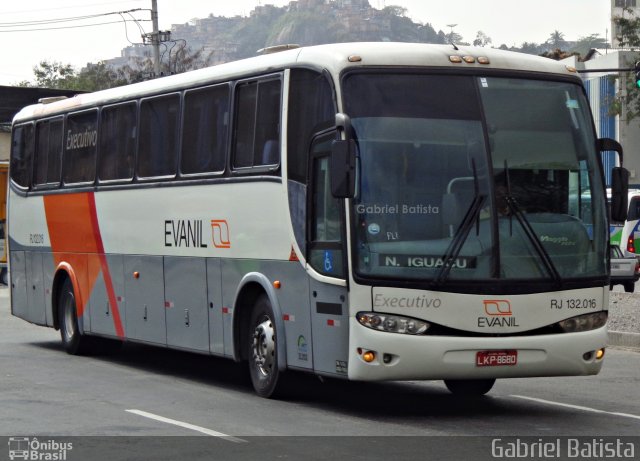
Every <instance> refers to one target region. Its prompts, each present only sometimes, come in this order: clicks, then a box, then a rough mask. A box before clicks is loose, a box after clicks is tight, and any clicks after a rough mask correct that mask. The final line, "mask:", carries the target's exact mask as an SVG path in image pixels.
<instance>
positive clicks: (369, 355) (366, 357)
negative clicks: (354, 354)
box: [362, 351, 376, 363]
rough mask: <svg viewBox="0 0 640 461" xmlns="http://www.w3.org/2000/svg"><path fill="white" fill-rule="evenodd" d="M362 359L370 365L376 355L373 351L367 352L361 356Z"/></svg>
mask: <svg viewBox="0 0 640 461" xmlns="http://www.w3.org/2000/svg"><path fill="white" fill-rule="evenodd" d="M362 359H363V360H364V361H365V362H367V363H371V362H373V361H374V360H375V359H376V353H375V352H373V351H367V352H365V353H364V354H362Z"/></svg>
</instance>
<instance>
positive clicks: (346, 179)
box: [329, 139, 356, 198]
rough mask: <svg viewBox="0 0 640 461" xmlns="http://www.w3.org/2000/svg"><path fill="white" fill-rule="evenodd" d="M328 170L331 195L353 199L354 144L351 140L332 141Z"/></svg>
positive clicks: (354, 173)
mask: <svg viewBox="0 0 640 461" xmlns="http://www.w3.org/2000/svg"><path fill="white" fill-rule="evenodd" d="M329 170H330V175H331V194H332V195H333V196H334V197H336V198H353V197H354V196H355V193H356V143H355V141H353V139H347V140H336V141H333V144H332V145H331V160H330V162H329Z"/></svg>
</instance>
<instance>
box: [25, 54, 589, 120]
mask: <svg viewBox="0 0 640 461" xmlns="http://www.w3.org/2000/svg"><path fill="white" fill-rule="evenodd" d="M452 57H459V58H460V59H459V62H453V61H455V60H456V58H452ZM471 58H472V59H471ZM478 58H484V60H486V63H480V62H479V60H478ZM480 61H483V60H480ZM294 66H313V67H317V68H323V69H326V70H328V71H329V72H331V73H332V74H333V75H334V76H337V75H339V73H340V72H341V71H342V70H344V69H346V68H349V67H362V66H408V67H436V68H451V69H456V70H457V69H469V68H472V67H476V68H488V69H500V70H514V71H515V70H517V71H524V72H535V73H546V74H555V75H565V76H574V77H575V78H578V77H577V74H576V73H575V70H572V69H571V68H569V67H567V66H565V65H564V64H562V63H559V62H557V61H554V60H552V59H548V58H543V57H539V56H533V55H528V54H522V53H515V52H511V51H503V50H496V49H492V48H476V47H466V46H454V45H433V44H423V43H395V42H354V43H338V44H329V45H318V46H310V47H303V48H296V49H289V50H286V51H282V52H278V53H272V54H266V55H262V56H256V57H252V58H248V59H243V60H239V61H233V62H229V63H225V64H220V65H217V66H212V67H207V68H204V69H199V70H194V71H190V72H185V73H183V74H178V75H172V76H168V77H163V78H158V79H154V80H150V81H146V82H141V83H136V84H132V85H126V86H121V87H117V88H111V89H108V90H102V91H97V92H94V93H86V94H79V95H76V96H74V97H72V98H68V99H65V100H62V101H57V102H50V103H46V104H34V105H31V106H27V107H25V108H24V109H22V110H21V111H20V112H19V113H18V114H17V115H16V116H15V118H14V123H15V122H17V121H22V120H28V119H32V118H39V117H46V116H49V115H55V114H58V113H65V112H68V111H74V110H81V109H84V108H90V107H94V106H97V105H101V104H113V103H117V102H123V101H127V100H131V99H135V98H139V97H146V96H153V95H156V94H160V93H169V92H172V91H180V90H183V89H185V88H191V87H197V86H202V85H207V84H213V83H216V82H224V81H227V80H233V79H239V78H245V77H249V76H252V75H259V74H264V73H268V72H270V71H273V72H277V71H279V70H282V69H285V68H288V67H294Z"/></svg>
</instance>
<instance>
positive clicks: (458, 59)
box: [449, 56, 462, 64]
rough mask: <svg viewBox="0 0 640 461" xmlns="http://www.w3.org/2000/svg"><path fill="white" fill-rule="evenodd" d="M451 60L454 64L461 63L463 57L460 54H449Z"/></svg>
mask: <svg viewBox="0 0 640 461" xmlns="http://www.w3.org/2000/svg"><path fill="white" fill-rule="evenodd" d="M449 61H451V62H452V63H454V64H460V63H461V62H462V58H461V57H460V56H449Z"/></svg>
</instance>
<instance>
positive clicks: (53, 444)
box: [9, 437, 73, 461]
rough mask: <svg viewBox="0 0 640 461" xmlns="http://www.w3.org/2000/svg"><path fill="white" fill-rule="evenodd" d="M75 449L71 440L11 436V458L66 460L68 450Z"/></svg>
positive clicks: (43, 460)
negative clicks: (61, 440) (59, 440)
mask: <svg viewBox="0 0 640 461" xmlns="http://www.w3.org/2000/svg"><path fill="white" fill-rule="evenodd" d="M72 449H73V443H71V442H58V441H56V440H52V439H48V440H38V439H37V438H36V437H9V459H10V460H12V461H13V460H14V459H26V460H38V461H65V460H66V459H67V452H68V451H71V450H72Z"/></svg>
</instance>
